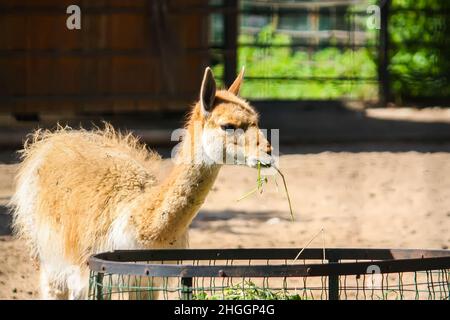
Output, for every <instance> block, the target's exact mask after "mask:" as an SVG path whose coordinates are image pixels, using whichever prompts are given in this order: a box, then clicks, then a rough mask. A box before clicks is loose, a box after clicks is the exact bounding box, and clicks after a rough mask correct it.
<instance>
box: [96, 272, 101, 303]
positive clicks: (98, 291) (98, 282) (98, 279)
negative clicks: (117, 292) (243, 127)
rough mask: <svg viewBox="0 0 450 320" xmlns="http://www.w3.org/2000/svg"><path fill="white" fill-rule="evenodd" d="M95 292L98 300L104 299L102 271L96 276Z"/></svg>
mask: <svg viewBox="0 0 450 320" xmlns="http://www.w3.org/2000/svg"><path fill="white" fill-rule="evenodd" d="M95 293H96V296H97V297H96V298H97V300H103V273H101V272H99V273H97V275H96V276H95Z"/></svg>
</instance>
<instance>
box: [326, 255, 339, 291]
mask: <svg viewBox="0 0 450 320" xmlns="http://www.w3.org/2000/svg"><path fill="white" fill-rule="evenodd" d="M328 263H329V264H332V263H339V260H337V259H334V258H333V259H329V260H328ZM328 300H339V275H329V276H328Z"/></svg>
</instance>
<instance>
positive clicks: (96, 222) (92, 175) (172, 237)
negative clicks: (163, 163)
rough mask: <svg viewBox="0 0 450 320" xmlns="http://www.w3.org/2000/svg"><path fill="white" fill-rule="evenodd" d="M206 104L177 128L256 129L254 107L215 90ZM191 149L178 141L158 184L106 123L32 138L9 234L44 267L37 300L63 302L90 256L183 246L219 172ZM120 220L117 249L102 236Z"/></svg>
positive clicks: (153, 168) (152, 161)
mask: <svg viewBox="0 0 450 320" xmlns="http://www.w3.org/2000/svg"><path fill="white" fill-rule="evenodd" d="M241 81H242V79H240V80H239V83H238V84H235V86H234V89H235V90H236V89H239V86H240V82H241ZM214 103H215V106H214V111H213V112H212V113H211V115H210V116H208V117H206V116H205V115H204V114H203V113H202V110H201V107H200V104H199V103H197V104H195V105H194V107H193V110H192V112H191V114H190V117H189V118H188V121H187V124H186V128H187V130H188V131H189V132H192V133H193V131H194V127H195V125H198V124H200V128H201V130H204V129H205V128H214V127H215V128H217V127H220V125H221V123H222V122H224V121H225V122H228V123H233V124H235V125H236V126H237V127H239V128H241V127H242V128H246V129H248V131H249V132H250V131H251V130H250V128H254V129H255V130H259V128H258V117H257V114H256V112H255V111H254V109H253V108H252V107H251V106H249V105H248V104H247V103H246V102H245V101H244V100H242V99H240V98H238V97H237V96H235V95H234V94H233V93H230V92H227V91H225V90H221V91H217V92H216V98H215V102H214ZM258 137H259V136H258ZM198 147H199V146H198V145H195V144H194V143H193V142H192V141H189V142H188V141H186V142H183V144H182V147H181V150H180V153H179V155H178V156H179V157H180V158H182V159H183V160H184V161H183V162H182V163H180V164H179V165H177V166H175V167H174V169H173V170H172V172H171V173H170V175H169V176H168V177H167V178H165V179H161V177H159V170H158V167H159V164H160V157H159V156H158V155H157V154H156V153H154V152H152V151H148V150H147V148H146V146H145V145H143V144H141V143H139V142H138V140H137V139H136V138H134V137H133V136H132V135H130V134H128V135H123V134H121V133H119V132H116V131H115V130H114V129H113V128H112V127H111V126H110V125H108V124H106V126H105V128H104V129H97V130H94V131H86V130H83V129H81V130H72V129H71V128H68V127H59V128H58V129H57V130H56V131H53V132H51V131H42V130H39V131H37V132H35V133H34V134H33V135H32V136H31V137H30V139H29V140H28V142H27V143H25V147H24V150H23V151H22V159H23V161H22V163H21V164H20V168H19V173H18V176H17V192H16V194H15V196H14V198H13V199H12V202H11V203H12V206H13V207H14V210H15V211H14V217H15V220H14V221H15V229H16V232H17V234H18V235H19V236H21V237H22V238H24V239H26V240H27V241H28V244H29V246H30V249H31V251H32V253H33V255H34V256H35V257H36V258H37V259H39V260H40V262H41V264H42V266H43V267H45V268H44V270H43V272H42V278H41V280H42V279H43V280H42V281H43V282H45V283H47V285H46V286H47V289H46V290H47V291H48V292H47V294H48V295H49V296H50V297H51V298H58V297H67V292H66V291H67V288H68V289H69V290H70V286H71V285H70V283H71V282H70V281H72V280H73V279H72V278H74V279H75V280H74V281H75V282H77V281H78V282H80V281H81V280H77V279H78V278H77V277H81V278H82V279H84V277H86V274H87V267H86V262H87V260H88V257H89V256H90V255H92V254H93V253H96V252H100V251H105V250H113V249H123V248H125V249H127V248H183V247H187V245H188V240H187V230H188V226H189V224H190V223H191V221H192V219H193V218H194V217H195V215H196V214H197V212H198V210H199V208H200V207H201V205H202V204H203V202H204V200H205V198H206V196H207V194H208V192H209V190H210V189H211V187H212V185H213V183H214V181H215V179H216V177H217V174H218V172H219V169H220V165H219V164H212V165H211V164H204V163H195V162H194V161H193V154H195V152H197V151H198V150H199V149H198ZM121 219H123V226H124V227H123V228H124V229H123V230H122V229H119V230H120V232H119V238H120V237H121V236H122V233H123V244H122V242H120V241H122V240H121V238H120V239H119V240H120V241H119V240H117V239H115V238H114V239H111V234H112V232H113V230H114V228H115V227H117V226H116V224H117V225H118V226H119V227H120V226H121V223H122V220H121ZM116 234H117V232H116ZM117 241H119V242H117ZM53 255H56V257H53ZM59 255H61V257H59ZM72 267H74V268H75V269H74V271H72ZM55 270H56V271H55ZM66 270H69V271H66ZM66 272H67V274H69V276H68V275H67V274H66ZM71 277H72V278H71ZM71 279H72V280H71ZM83 281H87V280H86V279H84V280H83ZM44 286H45V285H44ZM52 292H57V294H56V293H52Z"/></svg>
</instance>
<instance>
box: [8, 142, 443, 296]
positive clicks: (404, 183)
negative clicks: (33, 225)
mask: <svg viewBox="0 0 450 320" xmlns="http://www.w3.org/2000/svg"><path fill="white" fill-rule="evenodd" d="M446 148H447V150H448V149H449V146H447V147H446ZM337 149H339V148H337ZM357 149H358V148H357ZM359 149H360V148H359ZM363 149H365V148H363ZM381 149H383V148H381ZM406 149H408V148H406ZM412 149H413V150H415V149H417V148H412ZM419 149H420V148H419ZM438 149H441V148H438ZM444 149H445V148H444ZM346 150H347V149H346ZM374 150H378V149H374ZM447 150H446V151H447ZM289 153H292V154H289V155H285V156H282V157H281V168H282V170H283V171H284V173H285V176H286V178H287V182H288V185H289V190H290V194H291V197H292V200H293V207H294V210H295V213H296V221H295V222H290V220H289V213H288V203H287V201H286V198H285V196H284V192H283V189H282V188H281V179H279V178H278V179H277V182H278V185H279V186H280V190H278V191H277V188H276V185H275V183H274V179H273V178H270V181H269V184H268V185H267V186H266V187H265V190H264V193H263V194H262V195H254V196H252V197H249V198H247V199H245V200H242V201H240V202H238V201H236V200H237V199H238V198H239V197H240V196H241V195H243V194H245V193H246V192H247V191H249V190H251V189H252V188H254V186H255V179H256V171H255V170H252V169H248V168H243V167H240V168H238V167H224V168H223V169H222V171H221V173H220V175H219V178H218V180H217V182H216V183H215V186H214V188H213V189H212V191H211V193H210V195H209V197H208V199H207V201H206V203H205V205H204V206H203V208H202V210H201V212H200V213H199V215H198V217H197V218H196V219H195V221H194V223H193V225H192V228H191V241H190V244H191V247H193V248H224V247H230V248H231V247H303V246H305V244H306V243H308V241H309V240H310V239H311V238H312V237H313V236H314V235H315V234H317V232H319V231H320V230H321V228H323V229H324V235H325V246H327V247H372V248H374V247H392V248H447V247H448V245H449V243H450V233H449V229H450V197H449V196H448V193H449V191H450V179H448V177H449V176H450V153H449V152H448V151H447V152H431V153H430V152H423V151H421V152H417V151H401V150H400V151H395V152H382V151H373V152H365V151H364V152H360V151H358V152H313V153H308V152H305V150H304V149H302V148H298V149H295V148H294V149H292V148H291V149H290V150H289ZM8 157H9V156H8ZM8 157H7V158H8ZM0 159H1V157H0ZM8 159H9V158H8ZM15 168H16V165H14V164H3V165H1V164H0V205H1V204H2V202H3V204H4V203H5V201H7V199H8V198H9V196H10V194H11V191H12V177H13V175H14V171H15ZM311 246H312V247H322V241H321V239H320V238H317V239H316V240H314V241H313V242H312V244H311ZM37 287H38V277H37V272H36V270H35V269H34V267H33V266H32V265H31V262H30V261H29V260H28V253H27V250H26V248H25V246H24V244H23V243H22V242H21V241H19V240H15V239H13V238H11V237H10V236H2V237H0V299H29V298H37V297H38V294H37Z"/></svg>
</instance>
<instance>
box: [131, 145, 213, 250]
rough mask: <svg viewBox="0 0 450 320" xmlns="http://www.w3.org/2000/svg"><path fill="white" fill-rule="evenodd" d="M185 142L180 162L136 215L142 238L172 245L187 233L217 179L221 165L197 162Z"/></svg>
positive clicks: (147, 242) (148, 241)
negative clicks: (189, 153)
mask: <svg viewBox="0 0 450 320" xmlns="http://www.w3.org/2000/svg"><path fill="white" fill-rule="evenodd" d="M187 149H189V148H188V142H185V143H183V145H182V149H181V152H180V157H181V158H182V161H179V164H177V165H176V166H175V167H174V168H173V169H172V171H171V173H170V175H169V177H168V178H167V179H166V180H165V181H164V182H163V183H162V184H161V185H160V187H159V188H156V190H150V191H149V193H148V194H146V195H145V196H144V200H143V201H144V202H145V203H144V207H145V210H140V212H139V214H138V215H137V217H136V218H137V219H136V220H137V221H136V226H137V230H138V237H139V240H140V241H141V242H142V243H144V244H149V245H153V246H154V245H156V246H163V247H166V246H167V247H170V246H172V245H176V240H177V239H178V238H179V237H180V236H182V235H184V234H185V232H186V231H187V228H188V227H189V225H190V223H191V222H192V220H193V219H194V217H195V216H196V214H197V212H198V210H199V209H200V207H201V206H202V204H203V202H204V201H205V199H206V196H207V195H208V193H209V191H210V190H211V187H212V186H213V184H214V181H215V180H216V177H217V174H218V173H219V170H220V165H217V164H212V165H211V164H205V163H196V161H194V158H195V157H194V156H190V155H186V154H188V153H187V152H186V150H187ZM179 160H180V159H179Z"/></svg>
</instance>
